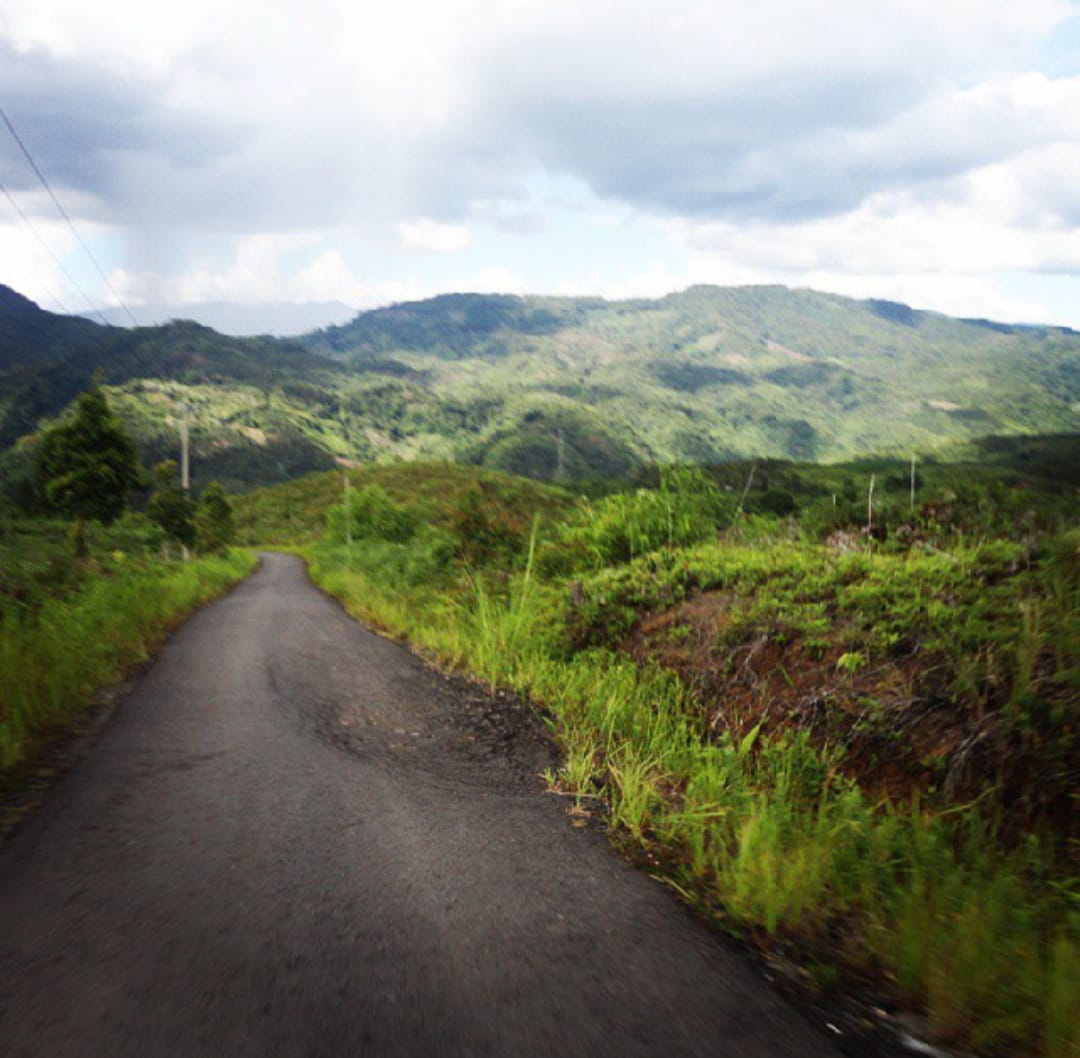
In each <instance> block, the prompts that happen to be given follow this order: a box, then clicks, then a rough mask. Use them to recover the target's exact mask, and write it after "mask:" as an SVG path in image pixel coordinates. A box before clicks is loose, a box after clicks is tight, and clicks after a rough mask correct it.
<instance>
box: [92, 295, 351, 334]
mask: <svg viewBox="0 0 1080 1058" xmlns="http://www.w3.org/2000/svg"><path fill="white" fill-rule="evenodd" d="M132 311H133V313H134V315H135V318H136V319H137V320H138V321H139V323H140V324H141V325H142V326H144V327H152V326H154V325H156V324H159V323H168V322H169V321H170V320H194V321H195V322H196V323H201V324H202V325H203V326H204V327H212V328H213V329H214V330H215V331H220V332H221V333H222V334H228V335H233V336H253V335H261V334H273V335H280V336H288V335H295V334H303V333H305V332H306V331H314V330H317V329H318V328H319V327H330V326H333V325H334V324H338V323H345V322H346V321H347V320H349V319H351V318H352V317H353V316H354V315H355V314H356V310H355V309H351V308H349V306H348V305H346V304H344V302H341V301H306V302H302V303H299V304H294V303H291V302H285V301H281V302H265V303H262V304H258V305H249V304H240V303H237V302H229V301H203V302H198V303H196V304H191V305H139V306H137V307H135V308H133V310H132ZM84 315H87V314H84ZM103 315H104V317H105V319H106V320H107V321H108V322H109V323H111V324H115V325H117V326H120V327H124V326H127V325H128V324H129V323H130V322H131V321H130V320H129V319H128V316H127V313H125V312H124V310H123V309H106V310H105V311H104V312H103ZM87 318H88V319H98V317H97V316H89V315H87Z"/></svg>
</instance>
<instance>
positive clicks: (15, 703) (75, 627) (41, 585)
mask: <svg viewBox="0 0 1080 1058" xmlns="http://www.w3.org/2000/svg"><path fill="white" fill-rule="evenodd" d="M160 538H161V536H160V532H159V531H158V530H157V529H156V528H155V527H154V526H153V525H151V524H150V523H149V522H148V521H147V520H146V519H144V518H140V517H135V516H129V518H127V519H121V520H120V521H117V522H114V523H113V525H112V526H110V527H109V529H107V530H104V529H100V528H94V527H93V526H92V525H91V526H88V527H87V529H86V535H85V539H86V554H85V555H84V556H82V557H80V558H76V557H75V556H74V555H73V554H72V552H71V551H70V548H69V543H68V540H67V526H66V525H64V524H62V523H60V524H57V523H51V524H50V523H45V524H41V523H36V524H35V523H22V524H21V525H19V526H18V527H16V529H15V531H14V532H12V533H9V534H8V535H7V538H6V539H3V540H0V557H2V558H3V561H2V562H0V570H3V573H2V575H0V589H2V590H0V687H3V693H2V694H0V772H2V771H3V770H4V769H8V768H11V767H13V766H15V765H19V764H24V763H26V762H27V761H28V760H30V759H32V757H33V755H34V753H35V751H36V749H37V747H38V746H39V745H40V744H41V743H42V742H43V741H44V740H47V739H48V738H49V737H50V736H51V735H53V734H55V733H56V732H57V731H59V730H61V729H62V728H63V726H64V725H65V724H66V723H68V722H69V720H70V719H71V718H72V717H74V716H76V715H77V714H78V713H79V712H80V711H81V710H82V709H84V708H85V706H86V705H87V703H88V702H89V701H90V700H91V699H92V696H93V694H94V693H95V691H97V690H98V689H99V688H100V687H101V686H102V685H103V684H106V683H108V682H109V681H111V680H115V679H117V678H118V677H119V676H120V675H121V674H122V673H123V671H124V670H125V669H126V668H127V667H128V666H130V665H131V664H132V663H134V662H137V661H141V660H144V659H145V658H146V657H147V656H148V655H149V653H150V652H151V651H152V650H153V649H154V648H155V647H156V646H157V645H158V644H159V643H160V642H161V641H162V640H163V639H164V637H165V635H166V634H167V633H168V631H169V630H170V629H171V628H173V627H174V626H175V625H176V624H177V623H178V622H179V620H180V619H181V618H182V617H183V616H184V615H185V614H186V613H188V612H189V611H190V610H192V609H194V608H195V607H196V606H198V605H199V604H200V603H202V602H204V601H206V600H207V599H208V598H211V597H213V596H214V595H217V594H219V593H220V592H222V591H223V590H224V589H225V588H226V587H227V586H229V585H230V584H232V583H235V581H237V580H239V579H240V578H241V577H243V576H245V575H246V574H247V573H249V572H250V571H251V569H252V568H253V566H254V561H255V560H254V558H253V557H251V556H249V555H246V554H232V555H229V556H224V557H215V558H207V559H201V560H198V561H195V562H190V563H169V562H162V561H161V560H160V559H158V558H156V557H155V556H154V552H155V551H156V549H157V544H158V542H159V541H160Z"/></svg>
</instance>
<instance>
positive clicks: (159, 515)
mask: <svg viewBox="0 0 1080 1058" xmlns="http://www.w3.org/2000/svg"><path fill="white" fill-rule="evenodd" d="M147 483H148V481H147V475H146V473H145V471H144V470H143V467H142V466H141V465H140V463H139V458H138V454H137V452H136V448H135V442H134V441H133V440H132V439H131V437H130V436H129V435H128V434H127V432H126V431H125V430H124V427H123V425H122V423H121V422H120V420H119V419H118V418H117V417H116V416H115V415H114V414H113V412H112V409H111V408H110V407H109V402H108V400H107V398H106V396H105V392H104V390H103V389H102V387H101V384H100V382H98V381H95V382H94V384H93V385H91V387H90V388H89V389H88V390H87V391H86V392H85V393H83V394H82V395H81V396H80V397H79V399H78V401H77V403H76V406H75V411H74V414H72V415H71V416H70V417H69V418H68V419H66V420H64V421H63V422H61V423H58V424H57V425H56V426H54V427H52V428H51V429H49V430H47V431H46V432H45V434H44V436H43V438H42V442H41V448H40V450H39V453H38V457H37V462H36V464H35V468H34V485H35V490H36V492H37V496H38V498H39V500H40V503H41V505H42V507H43V508H44V509H45V510H46V511H47V512H49V513H51V514H55V515H58V516H61V517H65V518H71V519H73V520H75V521H99V522H102V523H103V524H105V525H108V524H110V523H112V522H114V521H116V519H117V518H119V517H120V516H121V515H122V514H124V512H125V511H127V510H128V507H129V502H130V496H131V493H132V492H133V491H134V490H136V489H140V488H144V487H145V486H146V485H147ZM149 484H150V485H151V487H152V490H153V491H152V492H151V495H150V500H149V502H148V504H147V506H146V514H147V517H149V518H150V519H151V521H153V522H155V523H156V524H157V525H159V526H160V527H161V528H162V529H163V530H164V532H165V534H166V536H167V537H168V538H169V539H170V540H172V541H175V542H176V543H178V544H181V545H183V546H184V547H194V548H195V549H196V550H197V551H200V552H203V553H212V552H220V551H223V550H224V549H225V548H226V547H228V546H229V544H230V543H231V542H232V539H233V521H232V507H231V505H230V504H229V501H228V499H227V497H226V495H225V490H224V489H223V488H222V487H221V485H220V484H219V483H218V482H216V481H212V482H210V484H209V485H207V486H206V488H205V489H204V490H203V492H202V495H201V496H200V497H199V499H198V501H196V500H195V499H193V498H192V496H191V495H190V494H189V492H188V491H187V490H186V489H184V488H182V487H181V485H180V482H179V478H178V473H177V465H176V463H175V462H174V461H173V460H165V461H163V462H161V463H158V464H157V465H156V466H154V467H153V469H152V470H151V472H150V475H149Z"/></svg>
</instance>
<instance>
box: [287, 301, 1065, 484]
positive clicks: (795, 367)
mask: <svg viewBox="0 0 1080 1058" xmlns="http://www.w3.org/2000/svg"><path fill="white" fill-rule="evenodd" d="M304 341H305V344H306V345H307V347H308V348H310V349H312V350H316V351H319V352H321V353H325V354H326V355H328V356H336V357H338V358H340V359H342V361H343V362H346V363H348V364H350V365H353V366H354V367H356V368H357V369H362V370H373V369H376V368H377V365H380V364H381V365H386V364H387V363H392V364H393V365H394V369H395V370H397V371H400V372H403V373H404V372H409V373H410V374H409V377H410V379H411V380H412V382H411V383H410V384H412V385H424V386H427V387H429V388H430V389H433V390H435V391H437V392H440V393H453V394H455V396H456V397H457V399H458V402H459V403H460V405H461V406H462V408H463V409H471V410H473V411H474V412H475V413H476V417H477V418H478V419H479V420H480V422H479V424H478V425H479V426H480V429H478V430H477V431H476V432H477V434H478V436H477V438H476V442H475V443H474V445H473V446H472V448H471V449H469V454H470V455H471V456H472V457H473V458H474V459H475V460H476V461H478V462H482V463H491V464H493V465H499V466H503V467H506V468H508V469H517V470H522V469H524V470H526V472H535V471H536V470H538V469H539V470H543V471H546V474H545V476H549V475H551V474H554V473H555V472H556V470H557V469H558V466H559V463H558V459H557V449H558V446H559V444H560V439H561V444H562V447H563V450H564V454H565V451H566V450H567V446H569V448H570V449H571V450H574V449H575V448H576V446H577V444H578V442H579V438H581V437H582V435H584V434H587V432H588V430H589V429H590V428H592V429H597V428H600V433H601V435H603V434H604V433H605V432H607V431H605V430H604V429H603V427H607V428H608V430H610V431H611V432H613V433H614V434H615V435H616V436H617V437H618V438H619V439H620V440H621V441H622V442H623V444H624V445H625V449H626V452H625V454H626V456H628V457H629V458H631V459H636V460H644V461H646V462H648V461H657V462H665V461H673V460H674V461H677V460H689V461H694V462H711V461H715V460H718V459H726V458H730V457H732V456H739V455H743V456H748V455H757V456H773V457H794V458H800V459H835V458H839V457H844V456H852V455H856V454H860V453H864V452H869V451H877V452H880V451H886V450H888V449H890V448H897V449H905V448H906V449H911V448H915V449H920V450H929V449H932V448H934V447H936V446H938V445H940V444H941V443H942V442H945V441H951V440H963V439H966V438H971V437H978V436H984V435H987V434H994V433H1013V432H1021V433H1023V432H1032V431H1034V430H1036V429H1037V430H1039V431H1040V432H1047V431H1051V430H1060V431H1066V432H1068V431H1073V430H1076V429H1077V428H1078V427H1080V372H1078V369H1077V367H1076V364H1077V362H1078V353H1080V335H1077V334H1075V333H1074V332H1071V331H1068V330H1066V329H1062V328H1034V327H1010V326H1007V325H999V324H991V323H988V322H985V321H964V320H954V319H949V318H948V317H944V316H940V315H937V314H934V313H926V312H917V311H914V310H912V309H910V308H907V307H906V306H902V305H897V304H893V303H888V302H880V301H867V302H859V301H852V300H850V299H847V298H841V297H838V296H835V295H828V294H819V293H816V292H813V291H806V290H788V289H786V288H784V287H741V288H718V287H695V288H691V289H690V290H687V291H684V292H682V293H679V294H672V295H669V296H668V297H666V298H661V299H658V300H653V301H646V300H638V301H626V302H604V301H600V300H596V299H566V298H511V297H480V296H477V295H452V296H445V297H440V298H434V299H431V300H430V301H426V302H417V303H411V304H406V305H398V306H394V307H392V308H388V309H379V310H375V311H373V312H369V313H365V314H362V315H361V316H359V317H358V318H357V319H356V320H355V321H353V322H352V323H350V324H346V325H344V326H341V327H334V328H328V329H326V330H324V331H320V332H317V333H315V334H313V335H310V336H308V337H307V338H306V339H304ZM402 384H403V385H404V384H405V383H402ZM495 395H498V396H499V397H500V398H501V400H500V402H499V403H498V404H497V405H496V406H493V402H492V397H493V396H495ZM522 425H524V426H526V427H528V429H527V430H526V431H525V433H526V436H525V437H524V438H522V440H521V441H520V442H518V443H515V444H513V445H512V446H509V447H508V446H505V445H504V446H502V447H500V446H499V444H498V442H499V441H500V440H502V439H504V438H506V437H509V436H512V435H513V434H514V433H515V432H518V431H519V429H520V426H522ZM541 441H542V442H543V444H544V445H545V446H546V449H547V451H548V456H547V463H546V465H544V464H543V461H542V460H541V459H540V458H539V456H538V455H537V454H535V449H536V448H537V446H538V443H539V442H541ZM530 450H532V452H531V453H530ZM616 458H618V457H616ZM515 461H517V462H519V463H521V464H523V465H521V466H515V465H514V464H515ZM562 465H563V467H564V469H565V459H564V462H563V464H562Z"/></svg>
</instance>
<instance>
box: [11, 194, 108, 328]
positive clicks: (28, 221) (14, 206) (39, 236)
mask: <svg viewBox="0 0 1080 1058" xmlns="http://www.w3.org/2000/svg"><path fill="white" fill-rule="evenodd" d="M0 191H3V193H4V197H5V198H6V199H7V200H8V202H10V203H11V208H12V209H13V210H15V212H16V213H18V214H19V216H20V217H22V219H23V220H24V221H25V222H26V226H27V227H28V228H29V229H30V230H31V231H32V232H33V233H34V238H36V239H37V241H38V242H39V243H41V245H42V247H43V248H44V250H45V252H46V253H47V254H48V255H49V256H50V257H51V258H52V259H53V263H54V264H55V265H56V267H57V268H59V269H60V271H61V272H62V273H63V274H64V277H65V278H66V279H67V281H68V282H69V283H70V284H71V285H72V286H73V287H74V288H75V289H76V290H77V291H78V292H79V293H80V294H81V295H82V299H83V301H85V302H86V304H87V305H88V306H89V307H90V311H91V312H92V313H93V314H94V315H95V316H97V318H98V319H99V320H101V322H102V323H104V324H105V325H106V326H108V325H109V321H108V320H107V319H106V318H105V316H104V315H103V314H102V312H101V311H100V310H99V309H98V308H97V306H96V305H95V304H94V303H93V302H92V301H91V300H90V297H89V295H88V294H87V293H86V291H85V290H83V288H82V287H81V286H79V284H78V283H77V282H76V281H75V277H74V276H73V275H72V274H71V273H70V272H69V271H68V270H67V269H66V268H65V267H64V264H63V262H62V261H61V260H60V258H59V257H58V256H57V254H56V252H55V251H54V250H53V248H52V247H51V246H50V245H49V244H48V243H47V242H46V241H45V237H44V236H43V235H42V234H41V232H39V231H38V230H37V227H36V226H35V225H34V222H33V221H32V220H31V219H30V218H29V217H28V216H27V215H26V214H25V213H24V212H23V210H22V207H21V206H20V205H19V203H18V202H17V201H16V200H15V197H14V196H13V195H12V194H11V192H10V191H9V190H8V189H7V188H6V187H4V185H3V184H2V183H0ZM53 299H54V300H55V301H56V303H57V304H58V305H59V306H60V308H61V309H63V310H64V312H67V313H68V315H71V313H70V312H68V309H67V308H65V307H64V303H63V302H62V301H61V300H60V299H59V298H58V297H56V295H55V294H54V295H53Z"/></svg>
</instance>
